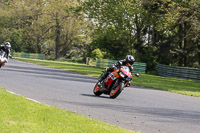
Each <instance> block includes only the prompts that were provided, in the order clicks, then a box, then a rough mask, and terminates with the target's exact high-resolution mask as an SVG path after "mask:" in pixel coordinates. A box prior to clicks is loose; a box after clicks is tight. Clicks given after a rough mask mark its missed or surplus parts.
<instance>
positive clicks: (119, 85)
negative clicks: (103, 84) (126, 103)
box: [110, 82, 124, 99]
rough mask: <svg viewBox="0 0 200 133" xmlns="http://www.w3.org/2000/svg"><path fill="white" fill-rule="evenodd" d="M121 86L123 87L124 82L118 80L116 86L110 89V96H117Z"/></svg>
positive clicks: (121, 88)
mask: <svg viewBox="0 0 200 133" xmlns="http://www.w3.org/2000/svg"><path fill="white" fill-rule="evenodd" d="M123 88H124V83H122V82H119V83H118V86H117V87H115V88H112V89H111V91H110V98H113V99H114V98H116V97H117V96H119V94H120V93H121V92H122V90H123Z"/></svg>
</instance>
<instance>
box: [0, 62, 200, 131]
mask: <svg viewBox="0 0 200 133" xmlns="http://www.w3.org/2000/svg"><path fill="white" fill-rule="evenodd" d="M0 75H1V76H0V86H1V87H4V88H5V89H6V90H8V91H11V92H14V93H16V94H19V95H22V96H25V97H27V98H31V99H34V100H36V101H39V102H41V103H44V104H48V105H50V106H55V107H59V108H63V109H66V110H69V111H71V112H76V113H79V114H83V115H85V116H87V117H90V118H95V119H97V120H101V121H104V122H107V123H110V124H113V125H117V126H119V127H123V128H126V129H130V130H137V131H141V132H144V133H199V132H200V98H196V97H190V96H184V95H180V94H175V93H170V92H165V91H159V90H153V89H148V88H140V87H134V86H133V87H129V88H125V90H124V91H122V93H121V94H120V95H119V97H117V98H116V99H110V98H109V97H108V96H107V95H102V96H100V97H97V96H94V95H93V92H92V90H93V87H94V85H95V83H96V81H97V79H96V78H92V77H88V76H83V75H80V74H76V73H73V72H68V71H62V70H57V69H53V68H48V67H43V66H39V65H34V64H30V63H24V62H20V61H15V60H10V61H9V62H8V63H7V64H6V67H3V68H2V69H0Z"/></svg>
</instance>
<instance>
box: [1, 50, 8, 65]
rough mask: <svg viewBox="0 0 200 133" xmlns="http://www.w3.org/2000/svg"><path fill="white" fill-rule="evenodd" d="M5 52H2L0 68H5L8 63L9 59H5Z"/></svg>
mask: <svg viewBox="0 0 200 133" xmlns="http://www.w3.org/2000/svg"><path fill="white" fill-rule="evenodd" d="M4 55H5V52H4V51H1V52H0V68H1V67H2V66H3V67H4V66H5V64H6V63H7V62H8V59H7V58H6V57H4Z"/></svg>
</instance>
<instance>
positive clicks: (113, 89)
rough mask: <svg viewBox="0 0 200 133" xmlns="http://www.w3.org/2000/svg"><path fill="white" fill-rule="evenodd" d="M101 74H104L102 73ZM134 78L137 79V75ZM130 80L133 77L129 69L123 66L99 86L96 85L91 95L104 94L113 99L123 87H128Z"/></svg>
mask: <svg viewBox="0 0 200 133" xmlns="http://www.w3.org/2000/svg"><path fill="white" fill-rule="evenodd" d="M102 72H103V73H104V71H102ZM102 75H103V74H102ZM102 75H101V76H102ZM101 76H100V77H101ZM135 76H137V77H139V74H138V73H136V74H135ZM132 78H133V77H132V74H131V72H130V69H129V68H128V67H127V66H123V67H121V68H120V69H115V70H114V71H113V72H111V73H110V74H109V75H108V76H107V77H106V78H105V79H104V80H102V81H101V82H100V84H99V82H97V83H96V85H95V87H94V89H93V93H94V94H95V95H96V96H100V95H101V94H106V95H109V96H110V98H113V99H114V98H116V97H117V96H118V95H119V94H120V93H121V92H122V90H123V89H124V88H125V87H129V86H130V81H131V80H132Z"/></svg>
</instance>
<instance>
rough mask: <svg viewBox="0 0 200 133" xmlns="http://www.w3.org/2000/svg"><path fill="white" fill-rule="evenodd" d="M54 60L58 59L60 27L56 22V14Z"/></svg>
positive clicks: (57, 21)
mask: <svg viewBox="0 0 200 133" xmlns="http://www.w3.org/2000/svg"><path fill="white" fill-rule="evenodd" d="M55 42H56V51H55V52H56V59H58V58H59V45H60V25H59V20H58V13H57V14H56V41H55Z"/></svg>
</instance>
